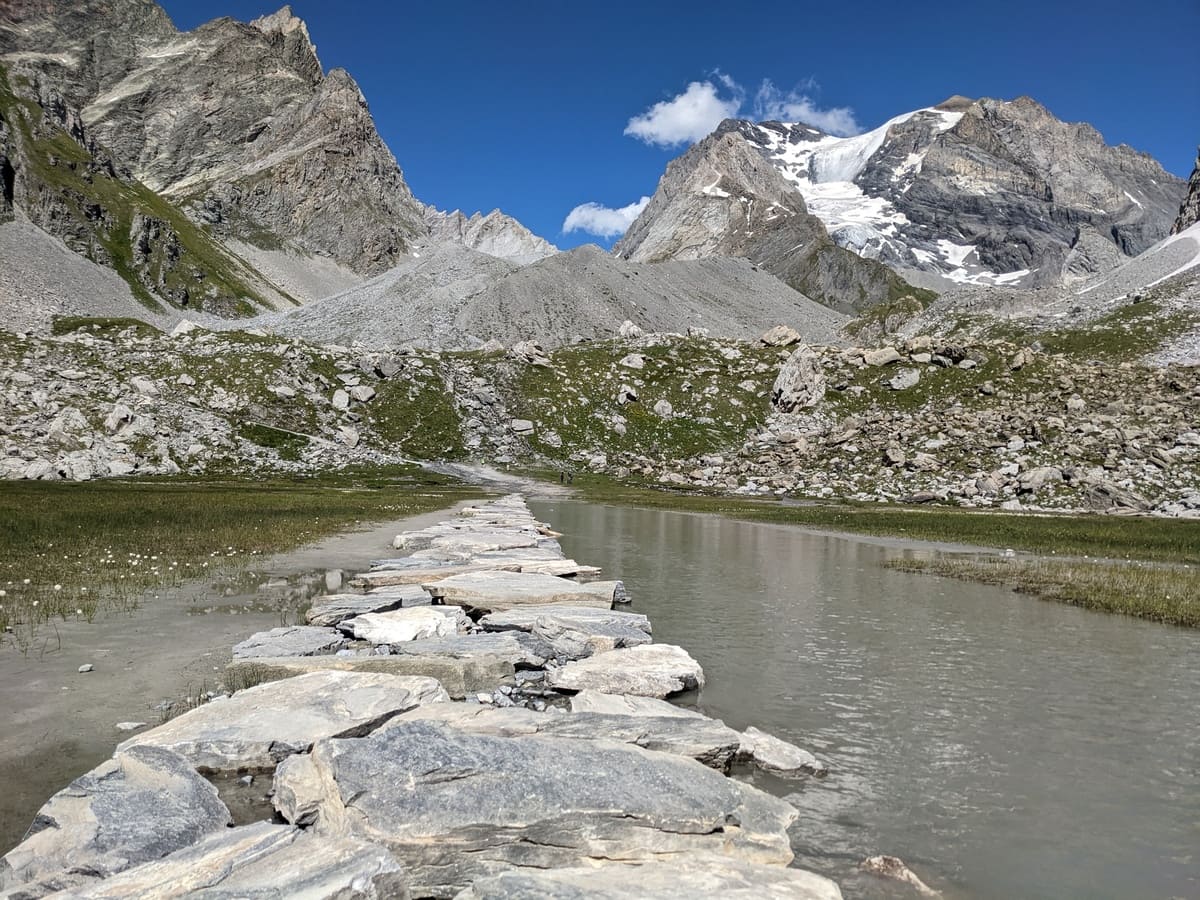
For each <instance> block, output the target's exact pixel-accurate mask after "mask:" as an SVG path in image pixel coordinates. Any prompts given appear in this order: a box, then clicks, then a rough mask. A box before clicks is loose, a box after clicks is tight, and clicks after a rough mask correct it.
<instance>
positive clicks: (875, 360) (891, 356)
mask: <svg viewBox="0 0 1200 900" xmlns="http://www.w3.org/2000/svg"><path fill="white" fill-rule="evenodd" d="M901 359H903V357H902V356H901V355H900V352H899V351H898V350H897V349H896V348H895V347H880V348H879V349H878V350H867V351H865V352H864V353H863V362H865V363H866V364H867V365H868V366H890V365H891V364H892V363H898V362H900V360H901Z"/></svg>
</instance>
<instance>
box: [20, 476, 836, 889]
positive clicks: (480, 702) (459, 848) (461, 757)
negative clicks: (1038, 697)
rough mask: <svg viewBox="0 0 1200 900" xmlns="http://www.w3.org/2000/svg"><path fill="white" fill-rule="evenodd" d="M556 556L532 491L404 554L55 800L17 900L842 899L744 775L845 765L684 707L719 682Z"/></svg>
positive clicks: (789, 812) (247, 656)
mask: <svg viewBox="0 0 1200 900" xmlns="http://www.w3.org/2000/svg"><path fill="white" fill-rule="evenodd" d="M556 537H557V535H556V534H555V533H554V532H553V531H552V530H551V529H550V528H549V526H548V525H546V524H545V523H542V522H539V521H537V520H536V519H535V518H534V517H533V516H532V515H531V513H530V512H529V510H528V507H527V506H526V505H525V502H524V500H523V498H521V497H520V496H519V495H510V496H508V497H504V498H502V499H498V500H494V501H491V502H487V503H482V504H479V505H476V506H469V507H466V508H465V509H463V510H462V511H461V512H460V513H459V514H458V515H457V516H456V517H455V518H453V519H451V520H448V521H445V522H442V523H440V524H438V525H435V526H432V527H429V528H425V529H422V530H420V531H416V532H407V533H404V534H402V535H399V536H397V538H396V541H395V547H396V548H397V549H398V550H399V551H401V552H403V553H404V554H406V555H404V556H400V557H397V558H394V559H387V560H379V561H377V562H376V563H375V564H374V565H373V566H372V567H371V569H370V571H368V572H365V573H363V574H361V575H360V576H358V577H357V578H355V579H352V581H351V585H352V586H353V587H354V588H355V590H354V591H353V592H346V593H339V594H332V595H327V596H324V597H321V598H318V600H317V602H316V603H315V604H314V606H313V607H312V608H311V609H310V610H309V613H308V621H309V624H308V625H306V626H297V627H290V628H279V629H273V630H271V631H267V632H261V633H259V634H256V635H253V636H252V637H250V638H248V639H247V640H246V641H243V642H242V643H240V644H238V645H237V646H236V647H235V648H234V651H233V655H234V659H233V662H232V663H231V664H230V665H229V667H228V669H227V672H226V679H225V686H226V688H227V689H229V691H230V692H229V693H227V694H224V695H221V696H219V697H218V698H217V699H215V700H213V701H210V702H209V703H206V704H204V705H202V706H199V707H196V708H194V709H192V710H190V711H187V712H185V713H183V714H182V715H180V716H178V717H176V718H174V719H171V720H169V721H167V722H165V723H164V724H162V725H160V726H158V727H155V728H152V729H149V730H147V731H144V732H141V733H139V734H136V735H135V736H133V737H131V738H129V739H128V740H126V741H125V742H124V743H122V744H121V745H120V746H118V747H117V749H116V753H115V755H114V757H113V758H112V759H111V760H109V761H106V762H105V763H104V764H102V765H101V766H99V767H97V768H96V769H94V770H93V771H91V772H89V773H86V774H85V775H83V776H81V777H80V778H78V779H76V780H75V781H74V782H73V783H72V784H71V785H70V786H69V787H67V788H66V789H64V790H63V791H61V792H60V793H58V794H56V795H55V796H54V797H52V798H51V799H50V800H49V801H48V802H47V803H46V804H45V806H43V808H42V809H41V810H40V811H39V813H38V815H37V817H36V819H35V821H34V823H33V825H32V827H31V828H30V831H29V833H28V834H27V836H26V838H25V840H24V842H23V843H21V844H20V845H19V846H17V847H16V848H14V849H13V850H11V851H10V852H9V853H8V854H7V855H6V856H5V857H4V859H3V861H2V862H0V897H3V898H9V900H16V898H35V897H43V896H61V897H68V896H69V897H119V896H142V897H146V896H150V897H177V896H184V895H192V894H195V893H198V892H199V893H202V894H203V895H204V896H207V897H233V896H265V895H268V894H269V895H271V896H296V895H299V894H303V895H304V896H311V897H334V896H337V897H363V898H371V897H408V896H412V897H459V898H502V897H503V898H514V897H530V896H571V897H576V896H603V897H632V896H638V897H668V896H670V897H677V896H716V895H720V896H732V897H799V898H836V897H840V896H841V893H840V891H839V889H838V887H837V885H836V884H834V883H833V882H832V881H829V880H828V879H826V878H824V877H822V876H819V875H816V874H814V873H811V872H806V871H803V870H800V869H796V868H791V867H790V866H789V863H791V862H792V860H793V853H792V849H791V845H790V841H789V837H788V828H789V826H790V825H791V824H792V823H793V822H795V820H796V819H797V816H798V813H797V811H796V809H795V808H793V807H792V806H790V805H789V804H788V803H786V802H784V801H783V800H781V799H778V798H776V797H773V796H771V795H770V794H767V793H765V792H763V791H761V790H759V789H757V788H755V787H753V786H752V785H750V784H747V783H745V782H743V781H741V780H738V779H736V778H731V777H729V776H730V774H731V772H734V771H735V770H736V771H739V772H740V771H741V770H742V769H743V768H746V767H757V768H758V769H760V770H763V771H766V772H770V773H771V774H772V775H774V776H776V777H784V778H807V777H813V776H820V775H823V774H824V773H825V767H824V766H823V764H822V763H821V762H820V761H818V760H817V759H816V758H815V757H813V756H812V755H811V754H810V753H808V752H807V751H805V750H803V749H801V748H799V747H795V746H793V745H791V744H788V743H786V742H784V741H781V740H779V739H777V738H775V737H773V736H771V735H769V734H766V733H764V732H762V731H759V730H757V729H755V728H749V729H747V730H746V731H745V732H742V733H739V732H737V731H735V730H734V729H731V728H729V727H727V726H726V725H725V724H724V723H722V722H720V721H718V720H715V719H711V718H708V717H706V716H704V715H702V714H701V713H699V712H697V711H695V710H691V709H687V708H684V707H681V706H677V705H674V704H672V703H669V702H667V701H666V698H668V697H671V696H674V695H678V694H681V693H684V692H686V691H689V690H694V689H696V688H697V687H700V686H702V685H703V684H704V673H703V670H702V669H701V667H700V665H699V664H698V663H697V662H696V661H695V660H694V659H692V657H691V656H690V655H689V654H688V653H687V652H686V651H685V650H684V649H683V648H680V647H675V646H672V645H668V644H658V643H654V641H653V638H652V626H651V623H650V622H649V620H648V619H647V618H646V617H645V616H642V615H639V614H637V613H634V612H630V611H627V610H625V609H621V608H619V607H621V606H622V605H623V604H624V602H625V601H627V600H628V596H627V594H626V591H625V586H624V585H623V584H622V582H620V581H618V580H605V579H602V578H601V577H600V573H599V571H598V570H596V569H595V568H594V567H590V566H587V565H583V564H580V563H577V562H575V561H574V560H569V559H566V558H565V556H564V554H563V552H562V549H561V547H560V546H559V544H558V542H557V540H556ZM236 688H241V689H240V690H239V689H236Z"/></svg>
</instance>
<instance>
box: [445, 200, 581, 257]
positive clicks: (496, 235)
mask: <svg viewBox="0 0 1200 900" xmlns="http://www.w3.org/2000/svg"><path fill="white" fill-rule="evenodd" d="M425 224H426V225H427V226H428V228H429V237H430V240H432V241H433V242H435V243H438V242H450V243H454V244H462V245H463V246H464V247H466V248H467V249H468V250H477V251H479V252H480V253H486V254H488V256H495V257H497V258H498V259H507V260H509V261H510V262H514V263H516V264H517V265H526V264H528V263H533V262H537V261H538V260H539V259H545V258H546V257H547V256H553V255H554V254H555V253H557V252H558V248H557V247H555V246H554V245H553V244H551V243H550V242H549V241H547V240H545V239H543V238H540V237H538V236H537V235H536V234H534V233H533V232H532V231H530V230H529V229H528V228H526V227H525V226H524V225H522V224H521V223H520V222H518V221H517V220H516V219H514V218H513V217H512V216H506V215H505V214H504V213H502V212H500V210H498V209H493V210H492V211H491V212H490V213H488V214H487V215H486V216H485V215H483V214H482V213H479V212H477V213H475V214H474V215H473V216H470V217H468V216H467V215H466V214H465V213H463V212H462V211H461V210H457V209H456V210H454V211H453V212H442V211H441V210H438V209H434V208H433V207H428V208H426V210H425Z"/></svg>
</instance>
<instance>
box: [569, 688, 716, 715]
mask: <svg viewBox="0 0 1200 900" xmlns="http://www.w3.org/2000/svg"><path fill="white" fill-rule="evenodd" d="M571 711H572V712H595V713H606V714H608V715H620V716H647V717H652V718H660V719H661V718H663V717H665V716H679V717H681V718H704V716H703V714H702V713H699V712H696V711H695V710H691V709H684V708H683V707H682V706H676V705H675V704H673V703H668V702H667V701H665V700H657V699H655V698H653V697H638V696H635V695H632V694H606V693H604V692H603V691H594V690H590V689H585V690H582V691H580V692H579V693H577V694H572V695H571Z"/></svg>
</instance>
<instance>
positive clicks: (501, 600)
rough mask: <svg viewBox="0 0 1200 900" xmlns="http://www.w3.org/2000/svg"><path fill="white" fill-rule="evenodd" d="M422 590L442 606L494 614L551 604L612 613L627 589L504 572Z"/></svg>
mask: <svg viewBox="0 0 1200 900" xmlns="http://www.w3.org/2000/svg"><path fill="white" fill-rule="evenodd" d="M422 587H424V588H425V590H427V591H429V593H430V594H432V595H433V597H434V598H435V599H437V600H438V601H440V602H442V603H453V604H455V605H458V606H469V607H472V608H474V609H487V610H491V611H493V612H495V611H498V610H506V609H512V608H514V607H517V606H545V605H547V604H551V603H561V604H571V605H575V606H594V607H597V608H600V609H608V608H611V607H612V605H613V603H616V602H620V600H619V598H623V597H624V595H625V585H624V584H622V583H621V582H620V581H592V582H588V583H587V584H579V583H578V582H574V581H568V580H567V579H565V578H556V577H555V576H553V575H535V574H527V573H523V572H504V571H496V572H472V573H468V574H463V575H452V576H450V577H448V578H443V579H440V580H439V581H433V582H427V583H423V584H422Z"/></svg>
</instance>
